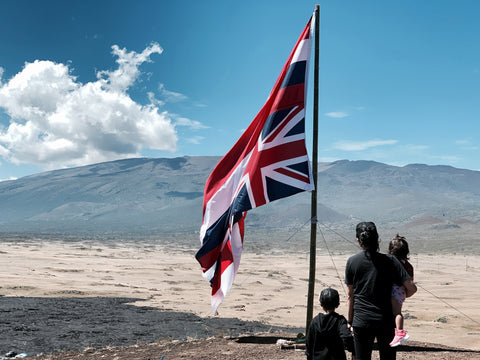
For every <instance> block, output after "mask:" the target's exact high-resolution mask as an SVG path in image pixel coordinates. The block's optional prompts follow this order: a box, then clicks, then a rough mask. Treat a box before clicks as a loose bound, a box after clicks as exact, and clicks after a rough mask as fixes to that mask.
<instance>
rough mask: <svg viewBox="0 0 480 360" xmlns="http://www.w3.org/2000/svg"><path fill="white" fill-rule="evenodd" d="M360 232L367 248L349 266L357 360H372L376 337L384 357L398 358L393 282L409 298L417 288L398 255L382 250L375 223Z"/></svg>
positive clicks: (359, 228)
mask: <svg viewBox="0 0 480 360" xmlns="http://www.w3.org/2000/svg"><path fill="white" fill-rule="evenodd" d="M356 235H357V241H358V243H359V244H360V246H361V247H362V249H363V251H362V252H360V253H359V254H357V255H354V256H352V257H350V258H349V259H348V261H347V266H346V269H345V283H346V284H347V296H348V298H347V307H348V317H347V319H348V322H349V324H351V326H352V327H353V334H354V339H355V355H356V360H370V359H371V357H372V349H373V343H374V340H375V338H376V339H377V343H378V348H379V352H380V360H395V358H396V348H392V347H390V345H389V343H390V341H392V339H393V337H394V335H395V320H394V316H393V312H392V304H391V289H392V284H397V285H403V286H405V289H406V291H407V297H410V296H412V295H413V294H414V293H415V292H416V291H417V287H416V286H415V284H414V283H413V281H412V279H411V277H410V275H408V273H407V272H406V271H405V269H404V268H403V266H402V265H401V264H400V262H399V261H398V260H397V259H396V258H395V257H394V256H392V255H387V254H381V253H379V252H378V249H379V243H378V232H377V228H376V226H375V224H374V223H373V222H362V223H359V224H358V225H357V228H356Z"/></svg>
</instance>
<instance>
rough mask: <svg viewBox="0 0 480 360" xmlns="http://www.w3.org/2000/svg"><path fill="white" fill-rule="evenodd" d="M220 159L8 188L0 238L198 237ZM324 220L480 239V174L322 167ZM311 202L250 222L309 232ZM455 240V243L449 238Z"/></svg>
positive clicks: (94, 172)
mask: <svg viewBox="0 0 480 360" xmlns="http://www.w3.org/2000/svg"><path fill="white" fill-rule="evenodd" d="M219 160H220V158H219V157H180V158H174V159H148V158H140V159H126V160H118V161H112V162H106V163H100V164H95V165H88V166H83V167H77V168H72V169H63V170H55V171H49V172H44V173H40V174H36V175H32V176H28V177H24V178H21V179H18V180H13V181H4V182H0V232H1V233H4V234H5V233H14V234H57V235H61V236H79V235H82V236H83V235H89V236H92V235H103V236H105V235H106V234H107V235H108V234H112V235H115V234H130V235H133V236H142V235H144V236H155V235H168V234H170V235H172V234H189V236H194V237H196V236H198V230H199V227H200V224H201V217H202V201H203V188H204V184H205V181H206V179H207V177H208V175H209V174H210V172H211V171H212V170H213V168H214V167H215V165H216V164H217V162H218V161H219ZM318 202H319V208H318V219H319V223H320V224H321V225H325V226H327V227H335V228H339V229H340V228H348V229H349V230H348V231H351V229H352V225H354V224H355V223H356V222H358V221H360V220H372V221H375V222H376V223H377V225H382V226H384V227H385V228H387V229H399V230H402V231H403V232H412V231H416V232H417V233H418V234H420V236H422V235H421V234H426V236H428V235H429V234H431V231H435V234H438V233H445V234H451V233H452V232H455V231H456V232H459V231H460V230H465V231H468V232H469V233H470V232H473V231H477V233H478V226H479V224H480V209H479V207H478V204H479V203H480V172H478V171H470V170H464V169H457V168H453V167H450V166H427V165H420V164H412V165H407V166H403V167H396V166H390V165H386V164H382V163H378V162H373V161H347V160H342V161H336V162H331V163H320V164H319V174H318ZM309 204H310V193H302V194H298V195H295V196H292V197H290V198H286V199H282V200H279V201H276V202H273V203H270V204H267V205H265V206H262V207H260V208H257V209H253V210H251V211H250V212H249V214H248V216H247V221H246V224H247V229H248V228H250V229H252V230H250V231H257V232H259V233H261V232H264V233H265V234H268V233H269V232H271V231H272V229H273V230H274V231H276V232H279V233H282V232H286V231H287V230H291V229H295V228H298V227H299V226H304V225H305V223H308V222H309V217H310V205H309ZM448 236H450V235H448Z"/></svg>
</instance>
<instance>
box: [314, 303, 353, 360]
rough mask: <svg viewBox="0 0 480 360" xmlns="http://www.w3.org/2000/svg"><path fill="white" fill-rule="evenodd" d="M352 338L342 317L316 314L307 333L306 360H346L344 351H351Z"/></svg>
mask: <svg viewBox="0 0 480 360" xmlns="http://www.w3.org/2000/svg"><path fill="white" fill-rule="evenodd" d="M353 348H354V346H353V336H352V334H351V332H350V330H349V329H348V328H347V319H345V317H344V316H342V315H340V314H338V313H336V312H331V313H329V314H318V315H317V316H315V317H314V318H313V320H312V322H311V323H310V327H309V329H308V333H307V339H306V350H305V354H306V355H307V360H346V359H347V357H346V355H345V349H347V350H348V351H350V352H352V351H353Z"/></svg>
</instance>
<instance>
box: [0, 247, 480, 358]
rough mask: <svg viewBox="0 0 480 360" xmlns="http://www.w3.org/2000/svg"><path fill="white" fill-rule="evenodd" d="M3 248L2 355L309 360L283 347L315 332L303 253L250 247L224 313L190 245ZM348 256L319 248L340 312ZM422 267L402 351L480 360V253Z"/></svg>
mask: <svg viewBox="0 0 480 360" xmlns="http://www.w3.org/2000/svg"><path fill="white" fill-rule="evenodd" d="M0 254H1V256H2V261H1V262H0V279H1V281H0V335H1V336H0V360H3V359H2V357H3V356H4V355H5V354H6V353H8V352H10V351H13V352H16V353H27V354H29V357H28V359H32V360H33V359H43V360H47V359H48V360H67V359H69V360H70V359H71V360H76V359H79V360H81V359H85V360H87V359H88V360H93V359H102V360H126V359H129V360H131V359H138V360H148V359H155V360H171V359H199V360H202V359H209V360H210V359H229V360H235V359H242V360H249V359H252V360H253V359H255V360H266V359H269V360H270V359H280V360H281V359H305V358H306V357H305V354H304V350H303V349H300V348H297V349H295V348H293V347H292V348H290V349H282V348H281V347H279V346H278V345H276V343H277V340H278V339H294V338H295V337H296V335H297V334H298V333H300V332H304V330H305V313H306V288H307V285H308V283H307V280H308V279H307V278H306V275H307V274H308V257H307V256H305V254H303V253H292V252H286V251H285V252H283V253H278V254H275V255H270V256H269V261H268V262H267V261H265V255H264V254H263V253H259V254H257V253H245V254H244V258H243V259H242V271H241V273H239V276H238V278H237V280H236V283H235V286H234V287H233V288H232V290H231V292H230V293H229V295H228V297H227V298H226V300H225V302H224V303H223V304H222V306H221V308H220V315H219V316H213V315H212V314H211V309H210V303H209V295H210V294H209V290H210V289H209V287H208V284H207V283H206V282H205V281H204V279H202V278H201V274H200V270H199V267H198V263H196V261H195V259H194V257H193V254H194V251H193V250H190V249H187V250H185V251H183V250H182V249H176V250H175V252H172V251H170V250H169V248H166V247H164V246H160V245H149V246H147V245H138V244H132V245H130V244H124V245H118V244H115V245H102V244H90V243H85V244H81V243H67V242H59V243H51V242H30V243H20V242H18V243H0ZM349 255H350V254H347V253H339V254H336V255H335V256H333V257H330V256H328V255H319V256H317V258H318V259H317V263H318V265H317V266H318V269H317V276H318V280H317V281H316V289H317V292H318V291H319V289H321V288H322V287H327V286H333V287H337V288H338V289H339V291H340V292H341V293H342V302H341V305H340V307H339V309H338V312H339V313H341V314H345V311H346V309H345V301H344V289H343V288H342V284H341V280H342V279H339V278H341V270H342V269H343V267H344V264H345V262H346V259H347V258H348V256H349ZM412 263H413V264H414V266H415V269H416V279H417V284H418V286H419V291H418V293H417V294H415V296H413V297H412V298H409V299H408V303H407V304H406V307H405V313H404V315H405V317H406V322H407V327H406V328H407V330H408V332H409V334H410V336H411V338H410V340H409V341H408V342H407V343H406V344H404V345H402V346H401V347H400V348H399V349H398V355H397V359H400V360H401V359H409V360H410V359H418V360H423V359H446V360H449V359H451V360H460V359H480V340H479V339H480V322H479V314H480V303H479V302H478V292H479V291H480V283H479V282H478V281H477V280H478V274H479V273H480V266H479V264H480V262H479V257H478V256H475V255H448V256H447V255H443V256H441V255H430V254H420V255H415V256H413V257H412ZM319 310H320V309H319V306H318V304H316V307H315V311H316V312H317V311H319ZM298 347H299V346H298ZM373 359H378V352H376V351H375V352H374V357H373Z"/></svg>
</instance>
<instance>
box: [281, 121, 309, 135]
mask: <svg viewBox="0 0 480 360" xmlns="http://www.w3.org/2000/svg"><path fill="white" fill-rule="evenodd" d="M304 133H305V118H303V119H302V120H300V121H299V122H298V123H297V124H296V125H295V126H294V127H292V128H291V129H290V131H289V132H288V133H287V134H286V135H285V136H292V135H298V134H304Z"/></svg>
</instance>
